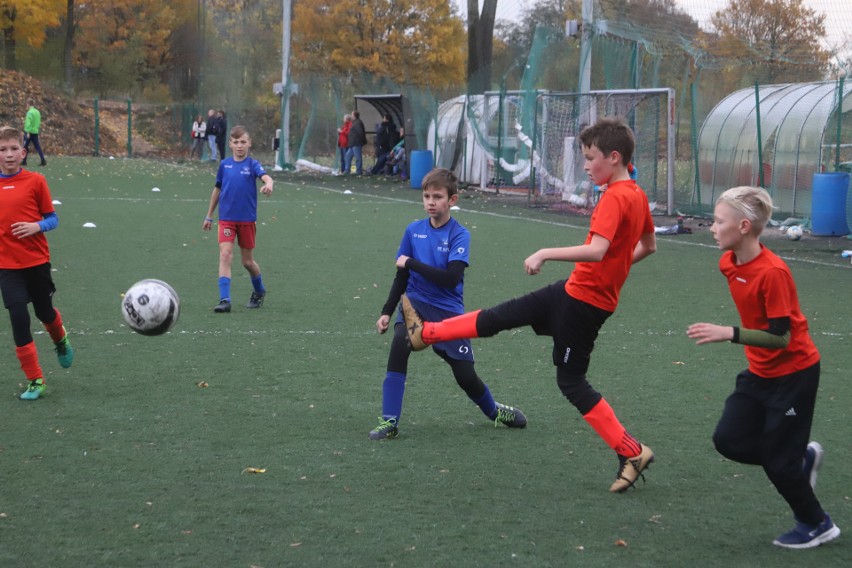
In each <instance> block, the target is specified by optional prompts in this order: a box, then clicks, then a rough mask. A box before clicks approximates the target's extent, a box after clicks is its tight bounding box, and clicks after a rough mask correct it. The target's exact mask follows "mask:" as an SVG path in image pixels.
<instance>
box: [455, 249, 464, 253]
mask: <svg viewBox="0 0 852 568" xmlns="http://www.w3.org/2000/svg"><path fill="white" fill-rule="evenodd" d="M456 252H457V253H459V254H464V247H459V248H457V249H456Z"/></svg>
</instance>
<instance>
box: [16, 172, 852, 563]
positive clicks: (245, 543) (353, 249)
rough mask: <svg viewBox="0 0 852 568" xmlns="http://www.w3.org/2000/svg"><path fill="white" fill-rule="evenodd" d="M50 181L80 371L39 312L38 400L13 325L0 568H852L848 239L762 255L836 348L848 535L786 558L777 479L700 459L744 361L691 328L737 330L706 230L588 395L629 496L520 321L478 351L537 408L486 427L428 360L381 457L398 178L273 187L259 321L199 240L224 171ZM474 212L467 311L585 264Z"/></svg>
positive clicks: (831, 390)
mask: <svg viewBox="0 0 852 568" xmlns="http://www.w3.org/2000/svg"><path fill="white" fill-rule="evenodd" d="M40 171H43V172H44V173H45V174H46V176H47V178H48V181H49V183H50V186H51V190H52V193H53V198H54V199H55V200H58V201H60V202H61V204H60V205H56V208H57V212H58V214H59V219H60V224H59V228H58V229H57V230H56V231H54V232H52V233H50V234H49V240H50V244H51V250H52V254H53V267H54V269H55V271H54V280H55V282H56V285H57V288H58V292H57V294H56V296H55V304H56V306H57V307H58V308H59V309H60V310H61V311H62V314H63V317H64V319H65V321H66V325H67V327H68V329H69V332H70V336H71V341H72V344H73V346H74V348H75V352H76V353H75V360H74V365H73V366H72V367H71V368H70V369H67V370H65V369H61V368H60V367H59V365H58V364H57V362H56V360H55V357H54V355H53V353H52V350H51V347H52V345H50V341H49V338H48V336H47V334H46V333H44V332H43V331H42V330H41V328H40V326H38V325H37V322H36V321H35V320H34V322H33V330H34V331H36V332H38V333H37V334H36V336H35V341H36V344H37V345H38V347H39V351H40V356H41V360H42V367H43V368H44V370H45V373H46V379H47V383H48V389H47V393H46V394H45V396H44V397H43V398H42V399H40V400H38V401H36V402H23V401H20V400H18V399H17V396H18V395H19V393H20V392H21V391H22V390H23V388H24V379H23V374H22V373H21V371H20V368H19V366H18V362H17V359H16V358H15V356H14V350H13V341H12V335H11V330H10V327H9V323H8V318H7V317H6V316H5V315H3V316H2V318H0V345H2V351H1V352H2V355H0V373H2V375H0V376H2V379H3V380H2V383H0V394H2V396H0V401H2V402H0V436H2V437H0V566H4V567H5V566H9V567H19V566H20V567H76V566H110V567H112V566H116V567H125V566H127V567H137V566H139V567H147V566H158V567H159V566H163V567H165V566H168V567H172V566H174V567H178V566H181V567H182V566H186V567H196V566H216V567H219V566H222V567H246V568H247V567H251V566H257V567H262V568H271V567H278V566H324V567H329V566H332V567H337V566H346V567H349V566H353V567H362V566H363V567H367V566H370V567H372V566H404V567H407V566H441V567H450V566H460V567H470V566H524V567H527V566H536V567H547V566H554V567H562V566H584V567H585V566H589V567H598V566H600V567H612V566H632V567H636V566H648V567H687V566H688V567H704V566H708V567H712V566H725V567H728V568H733V567H736V568H739V567H752V566H753V567H765V566H775V567H777V566H797V567H801V566H819V567H828V566H845V565H847V563H848V562H849V558H852V545H850V544H849V543H850V542H852V540H850V539H852V502H850V495H852V493H850V491H852V489H850V487H852V468H850V467H849V464H850V463H852V444H850V442H849V440H850V427H849V421H848V413H849V408H850V401H851V400H852V372H850V369H852V305H850V302H849V298H850V290H852V266H850V265H849V263H848V260H847V261H844V260H842V259H840V257H839V251H840V250H841V249H844V248H852V243H850V241H848V240H845V239H818V238H809V239H805V240H803V241H801V242H798V243H791V242H789V241H786V240H781V239H778V238H775V237H773V235H772V234H770V235H768V238H767V240H766V242H767V243H768V244H769V246H770V247H771V248H773V250H776V251H777V252H779V253H781V254H782V255H783V256H785V257H786V258H788V259H789V260H788V262H789V264H790V266H791V269H792V270H793V274H794V276H795V278H796V280H797V284H798V289H799V296H800V300H801V303H802V306H803V310H804V312H805V314H806V316H808V318H809V320H810V324H811V332H812V334H813V336H814V339H815V341H816V343H817V346H818V347H819V348H820V350H821V353H822V355H823V361H822V382H821V387H820V395H819V399H818V403H817V410H816V419H815V422H814V428H813V435H812V437H813V438H814V439H817V440H819V441H820V442H821V443H822V444H823V446H824V447H825V448H826V459H825V463H824V466H823V469H822V471H821V475H820V478H819V484H818V487H817V489H818V491H817V494H818V496H819V497H820V499H821V501H822V503H823V506H824V507H825V509H826V510H827V511H829V513H831V515H832V517H833V519H834V520H835V522H836V523H837V525H838V526H840V528H841V529H843V530H848V531H849V532H848V533H847V534H843V535H842V536H841V537H840V538H839V539H838V540H836V541H834V542H832V543H829V544H828V545H825V546H823V547H820V548H818V549H814V550H806V551H789V550H782V549H778V548H776V547H774V546H772V544H771V542H772V539H773V538H774V537H775V536H777V535H778V534H780V533H782V532H784V531H786V530H788V529H789V528H791V526H792V518H791V515H790V513H789V511H788V509H787V507H786V505H785V504H784V502H783V501H782V500H781V498H780V497H779V496H778V495H777V494H776V493H775V491H774V489H773V488H772V487H771V486H770V484H769V482H768V481H767V479H766V478H765V475H764V474H763V472H762V470H760V469H759V468H756V467H748V466H743V465H740V464H736V463H732V462H728V461H726V460H724V459H723V458H721V456H719V455H718V454H717V453H716V452H715V450H714V448H713V446H712V442H711V439H710V437H711V434H712V431H713V428H714V426H715V424H716V421H717V419H718V417H719V415H720V413H721V409H722V405H723V402H724V399H725V397H726V396H727V395H728V394H729V393H730V391H731V390H732V388H733V383H734V377H735V375H736V373H737V372H738V371H739V370H741V369H742V368H743V367H744V366H745V358H744V356H743V353H742V348H741V347H738V346H732V345H729V344H716V345H709V346H702V347H696V346H694V345H693V344H692V343H691V341H690V340H689V339H688V338H687V337H686V335H685V329H686V327H687V326H688V325H689V324H690V323H693V322H695V321H712V322H716V323H724V324H734V323H735V322H736V321H737V320H736V312H735V309H734V306H733V303H732V301H731V299H730V297H729V294H728V291H727V286H726V284H725V281H724V278H723V277H722V276H721V274H720V273H719V272H718V270H717V261H718V257H719V254H720V253H719V251H718V250H716V249H715V247H714V246H713V243H712V238H711V237H710V235H709V233H708V232H707V231H696V233H695V234H692V235H678V236H672V237H665V236H663V237H660V238H659V251H658V253H657V254H655V255H653V256H651V257H650V258H648V259H647V260H646V261H643V262H642V263H640V264H639V265H637V266H636V267H635V268H634V270H633V273H632V275H631V276H630V278H629V279H628V282H627V285H626V286H625V289H624V291H623V294H622V299H621V304H620V306H619V309H618V311H617V312H616V314H615V315H614V316H613V317H611V318H610V320H609V321H608V322H607V323H606V324H605V326H604V328H603V330H602V332H601V335H600V337H599V340H598V342H597V345H596V350H595V355H594V357H593V361H592V366H591V369H590V372H589V379H590V381H591V382H592V384H593V385H594V386H596V387H597V388H598V389H599V390H600V391H601V392H602V393H603V394H604V396H606V398H607V399H608V400H609V402H610V403H611V404H612V406H613V407H614V409H615V411H616V413H617V414H618V415H619V417H620V418H621V420H622V422H623V423H624V424H625V426H626V427H627V428H628V429H629V430H630V431H631V432H632V433H633V434H634V435H636V436H637V437H638V438H639V440H640V441H642V442H643V443H646V444H648V445H649V446H651V447H652V448H653V450H654V451H655V453H656V455H657V461H656V463H654V464H653V465H652V466H651V468H650V469H649V470H648V471H647V474H646V478H647V483H645V484H642V483H641V482H639V484H638V487H637V489H635V490H631V491H629V492H628V493H626V494H622V495H612V494H609V493H608V491H607V489H608V487H609V485H610V483H611V481H612V480H613V478H614V475H615V471H616V466H617V461H616V458H615V455H614V454H613V452H612V451H611V450H609V448H607V447H605V445H604V444H603V442H602V441H601V440H600V439H599V438H598V437H597V436H596V435H595V434H594V433H593V432H592V430H591V429H590V428H589V427H588V426H587V425H586V423H585V422H584V421H583V420H582V418H581V417H580V416H579V415H578V414H577V412H576V411H575V410H574V408H573V407H572V406H571V405H570V404H569V403H568V402H567V401H566V400H564V399H563V398H562V396H561V395H560V393H559V390H558V388H557V387H556V384H555V378H554V377H555V373H554V369H553V366H552V363H551V358H550V349H551V344H550V340H549V338H545V337H536V336H535V335H534V334H533V333H532V331H531V330H529V329H519V330H515V331H510V332H504V333H502V334H500V335H498V336H497V337H495V338H492V339H480V340H474V348H475V349H476V356H477V370H478V372H479V374H480V375H481V376H482V377H483V379H484V380H485V381H486V382H487V383H488V384H489V386H490V388H491V390H492V392H493V393H494V395H495V398H496V399H497V400H498V401H500V402H503V403H506V404H511V405H515V406H518V407H520V408H522V409H523V410H524V412H525V413H526V415H527V417H528V419H529V426H528V427H527V428H526V429H524V430H509V429H506V428H502V427H501V428H495V427H494V425H493V424H492V423H491V422H489V421H487V420H486V419H485V418H484V417H483V416H482V415H481V413H480V412H479V410H478V409H477V408H476V407H475V406H474V405H473V404H472V403H471V402H469V401H468V399H467V398H466V397H465V395H464V393H463V392H462V391H461V390H460V389H459V388H458V387H457V386H456V384H455V381H454V380H453V378H452V375H451V373H450V371H449V368H448V367H447V365H446V364H444V363H443V362H442V361H441V360H440V359H439V358H438V357H437V356H436V355H434V354H432V353H431V352H430V351H426V352H423V353H415V354H413V355H412V357H411V361H410V367H409V379H408V383H407V385H408V388H407V391H406V398H405V405H404V408H403V416H402V421H401V435H400V437H399V438H398V439H395V440H391V441H383V442H373V441H370V440H368V439H367V433H368V432H369V430H370V429H372V428H373V427H374V426H375V425H376V424H377V419H376V417H377V416H379V414H380V413H381V386H382V379H383V377H384V370H385V365H386V361H387V353H388V347H389V340H390V334H387V335H378V334H377V333H376V332H375V321H376V319H377V318H378V316H379V310H380V308H381V306H382V304H383V303H384V301H385V299H386V296H387V292H388V289H389V286H390V283H391V280H392V278H393V274H394V264H393V262H394V256H395V252H396V248H397V245H398V243H399V239H400V237H401V235H402V232H403V229H404V228H405V226H406V224H407V223H409V222H410V221H412V220H414V219H416V218H419V217H422V216H423V215H424V213H423V210H422V207H421V205H420V202H419V192H417V191H413V190H410V189H408V187H407V186H405V185H403V184H401V183H399V182H394V181H389V180H385V179H383V178H363V179H362V178H355V179H351V178H350V179H343V178H332V177H320V176H311V175H306V174H287V173H282V174H275V175H274V177H275V179H276V185H275V192H274V194H273V196H272V197H271V198H269V199H264V198H262V197H261V198H260V203H261V204H260V207H259V222H258V225H259V227H258V248H257V251H256V258H257V260H258V262H259V263H260V265H261V268H262V271H263V276H264V282H265V284H266V287H267V289H268V295H267V298H266V302H265V304H264V306H263V308H262V309H260V310H247V309H245V308H243V305H244V303H245V302H246V301H247V300H248V297H249V295H250V292H251V286H250V283H249V280H248V277H247V275H246V273H245V271H244V270H243V269H242V268H241V267H240V266H239V262H238V261H237V260H235V263H234V281H233V287H232V292H233V296H234V311H233V312H232V313H231V314H214V313H213V311H212V308H213V306H214V305H215V304H216V302H217V301H218V290H217V287H216V278H217V274H216V267H217V259H218V251H217V246H216V240H215V233H206V232H202V230H201V225H202V221H203V218H204V214H205V212H206V210H207V203H208V200H209V196H210V191H211V189H212V186H213V181H214V173H215V172H214V169H213V166H212V165H208V164H187V163H180V164H166V163H162V162H152V161H145V160H108V159H103V158H101V159H92V158H90V159H85V158H55V159H53V160H51V162H50V166H49V167H48V168H45V169H43V170H40ZM154 187H158V188H159V189H160V191H159V192H153V191H152V188H154ZM346 190H349V191H351V192H352V193H351V194H346V193H344V191H346ZM459 204H460V206H461V211H458V212H455V213H454V215H455V217H456V218H457V219H459V220H460V221H461V222H462V223H463V224H465V225H466V226H467V227H468V228H469V229H470V230H471V233H472V236H473V243H472V255H471V266H470V268H469V269H468V271H467V273H466V286H465V292H466V297H467V298H466V299H467V306H468V308H469V309H473V308H477V307H483V306H487V305H492V304H494V303H496V302H498V301H501V300H504V299H508V298H510V297H512V296H515V295H519V294H522V293H525V292H527V291H530V290H532V289H534V288H536V287H540V286H543V285H545V284H548V283H550V282H551V281H554V280H557V279H559V278H564V277H565V275H567V274H568V272H569V271H570V268H571V266H570V265H565V264H559V263H551V264H547V265H545V268H544V269H543V272H542V274H540V275H538V276H534V277H531V276H527V275H526V274H525V273H524V272H523V268H522V262H523V259H524V258H525V257H526V256H528V255H529V254H530V253H532V252H534V251H535V250H536V249H538V248H541V247H544V246H565V245H570V244H579V243H580V242H582V240H583V238H584V236H585V233H586V228H587V227H588V219H587V218H583V217H571V216H565V215H556V214H552V213H548V212H544V211H539V210H533V209H528V208H524V207H518V206H516V205H515V204H513V203H512V202H511V200H508V199H503V198H500V197H496V196H493V195H492V196H486V195H482V194H478V193H474V192H466V193H465V194H464V195H463V197H462V199H461V200H460V203H459ZM84 223H93V224H95V225H96V226H95V227H94V228H84V227H83V225H84ZM693 223H694V225H695V226H696V227H697V224H698V221H694V222H693ZM769 232H770V233H773V232H775V231H774V230H772V229H770V230H769ZM142 278H160V279H163V280H166V281H167V282H169V283H170V284H172V285H173V286H174V288H175V289H176V290H177V291H178V293H179V294H180V297H181V315H180V320H179V321H178V323H177V325H176V326H175V328H174V329H173V330H172V331H171V332H170V333H168V334H166V335H164V336H160V337H153V338H152V337H143V336H141V335H137V334H135V333H133V332H131V331H130V330H129V329H128V328H127V327H126V326H125V325H124V323H123V320H122V318H121V315H120V312H119V302H120V297H121V293H122V292H123V291H124V290H126V289H127V288H128V287H129V286H130V285H131V284H132V283H133V282H135V281H137V280H139V279H142ZM251 468H255V469H257V470H263V472H258V473H252V472H251V471H252V470H251ZM844 559H846V560H844Z"/></svg>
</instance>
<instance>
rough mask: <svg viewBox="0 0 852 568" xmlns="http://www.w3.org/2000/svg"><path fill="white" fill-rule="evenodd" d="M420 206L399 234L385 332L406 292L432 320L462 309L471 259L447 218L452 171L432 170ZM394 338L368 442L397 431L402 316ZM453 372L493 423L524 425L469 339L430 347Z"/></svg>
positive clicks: (460, 231) (460, 232)
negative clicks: (480, 367) (422, 213)
mask: <svg viewBox="0 0 852 568" xmlns="http://www.w3.org/2000/svg"><path fill="white" fill-rule="evenodd" d="M422 187H423V208H424V209H425V210H426V213H427V214H428V215H429V216H428V217H427V218H426V219H421V220H419V221H415V222H413V223H411V224H410V225H409V226H408V227H407V228H406V229H405V234H403V236H402V242H400V244H399V251H398V252H397V259H396V277H395V278H394V281H393V284H392V285H391V289H390V293H389V294H388V300H387V302H385V305H384V307H383V308H382V315H381V316H380V317H379V319H378V321H377V322H376V328H377V329H378V330H379V333H385V332H386V331H387V330H388V327H389V325H390V318H391V314H393V312H394V310H396V307H397V305H398V304H399V299H400V297H401V296H402V294H403V292H405V294H406V297H407V298H408V299H409V301H410V302H411V303H412V304H413V305H415V306H416V307H417V309H418V310H419V311H420V313H422V314H424V315H427V316H428V317H429V318H431V319H432V320H434V321H440V320H442V319H444V318H448V317H452V316H456V315H459V314H461V313H464V271H465V268H467V266H468V265H469V260H470V233H469V232H468V230H467V229H465V228H464V227H463V226H462V225H461V224H460V223H459V222H458V221H456V220H455V219H453V218H452V217H451V216H450V207H452V206H453V205H455V203H456V201H458V197H459V196H458V181H457V180H456V176H455V174H453V172H451V171H449V170H445V169H435V170H432V171H431V172H429V173H428V174H426V176H425V177H424V178H423V182H422ZM393 334H394V336H393V340H392V341H391V349H390V354H389V355H388V366H387V372H386V374H385V380H384V383H383V385H382V416H381V418H379V425H378V426H377V427H376V428H375V429H374V430H373V431H371V432H370V436H369V437H370V439H371V440H385V439H389V438H395V437H396V436H397V435H399V417H400V414H401V413H402V398H403V394H404V393H405V380H406V376H407V373H408V357H409V356H410V355H411V345H410V344H409V343H408V340H407V338H406V332H405V326H403V324H402V316H401V315H400V316H397V319H396V323H395V324H394V330H393ZM432 349H433V351H435V353H437V354H438V355H439V356H440V357H441V358H442V359H443V360H444V361H446V362H447V364H448V365H449V366H450V368H451V369H452V371H453V376H454V377H455V378H456V382H457V383H458V385H459V387H461V389H462V390H463V391H465V393H466V394H467V396H468V398H470V400H472V401H473V402H474V404H476V405H477V406H478V407H479V409H480V410H482V413H483V414H485V416H486V417H488V419H489V420H493V421H494V423H495V425H498V424H505V425H506V426H508V427H510V428H523V427H524V426H526V425H527V419H526V417H525V416H524V413H523V412H521V411H520V410H518V409H517V408H512V407H511V406H505V405H502V404H500V403H499V402H494V397H492V396H491V391H489V390H488V386H487V385H486V384H485V383H483V382H482V379H480V378H479V376H478V375H477V374H476V371H475V370H474V368H473V348H472V347H471V345H470V341H469V340H467V339H460V340H456V341H447V342H443V343H436V344H435V345H433V346H432Z"/></svg>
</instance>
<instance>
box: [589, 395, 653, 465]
mask: <svg viewBox="0 0 852 568" xmlns="http://www.w3.org/2000/svg"><path fill="white" fill-rule="evenodd" d="M583 418H584V419H585V420H586V422H588V423H589V426H591V427H592V428H593V429H594V430H595V432H597V433H598V436H600V437H601V438H603V440H604V442H606V443H607V445H608V446H609V447H610V448H612V449H613V450H615V452H616V453H617V454H618V455H620V456H624V457H628V458H634V457H636V456H638V455H639V454H640V453H642V445H641V444H640V443H639V442H638V441H637V440H636V438H634V437H633V436H631V435H630V433H628V432H627V430H625V429H624V426H622V425H621V422H619V421H618V418H617V417H616V416H615V412H614V411H613V410H612V407H611V406H610V405H609V403H608V402H607V401H606V399H603V398H602V399H601V400H600V402H598V403H597V404H596V405H595V406H594V408H592V409H591V410H590V411H589V412H588V413H586V414H585V415H584V416H583Z"/></svg>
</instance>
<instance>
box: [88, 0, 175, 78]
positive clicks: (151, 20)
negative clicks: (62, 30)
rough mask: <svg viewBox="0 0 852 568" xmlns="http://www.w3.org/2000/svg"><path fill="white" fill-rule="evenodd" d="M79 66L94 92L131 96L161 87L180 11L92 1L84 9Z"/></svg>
mask: <svg viewBox="0 0 852 568" xmlns="http://www.w3.org/2000/svg"><path fill="white" fill-rule="evenodd" d="M78 16H79V28H78V33H77V41H76V44H77V45H76V50H75V61H76V64H77V65H78V66H79V67H80V70H81V72H82V73H83V75H84V76H86V77H87V78H88V80H90V81H92V87H94V88H95V89H96V90H98V91H99V92H101V93H102V94H106V93H107V92H109V91H110V90H112V89H114V88H118V89H120V90H121V91H123V92H125V93H128V94H131V93H134V92H138V91H140V90H142V88H143V87H144V86H145V84H146V81H151V80H152V79H155V80H157V82H159V81H158V80H159V78H160V74H161V73H162V71H163V69H164V67H166V66H167V65H168V63H169V60H170V57H171V53H170V51H169V46H170V41H169V40H170V36H171V34H172V30H173V29H174V24H175V11H174V9H173V8H171V7H170V6H168V5H165V4H162V3H154V2H150V1H149V0H87V1H86V3H85V4H81V5H80V6H79V10H78Z"/></svg>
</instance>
